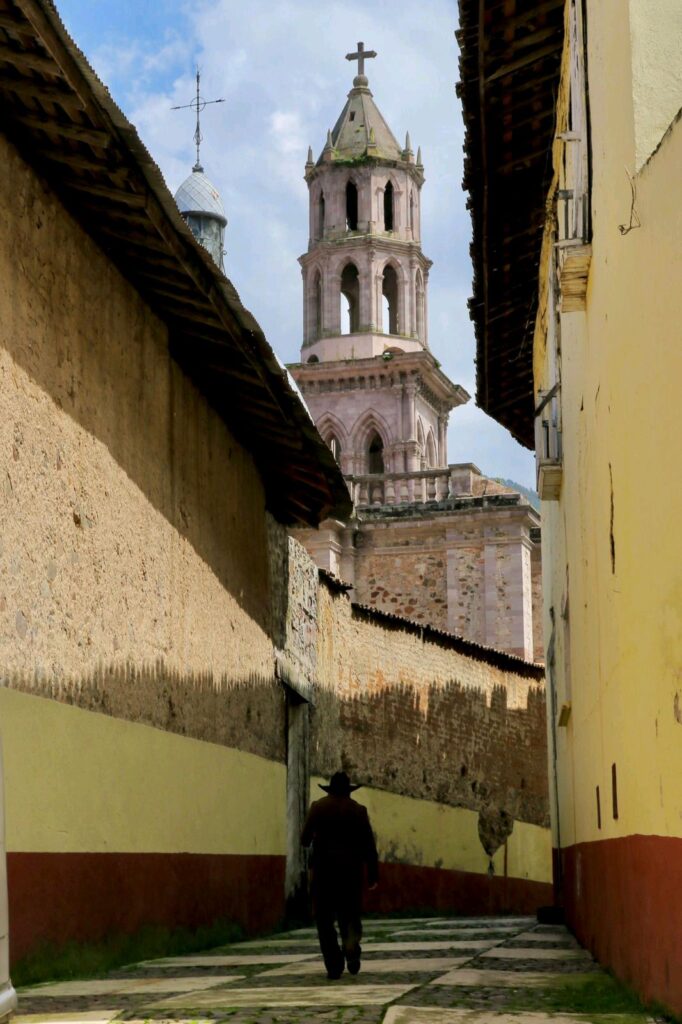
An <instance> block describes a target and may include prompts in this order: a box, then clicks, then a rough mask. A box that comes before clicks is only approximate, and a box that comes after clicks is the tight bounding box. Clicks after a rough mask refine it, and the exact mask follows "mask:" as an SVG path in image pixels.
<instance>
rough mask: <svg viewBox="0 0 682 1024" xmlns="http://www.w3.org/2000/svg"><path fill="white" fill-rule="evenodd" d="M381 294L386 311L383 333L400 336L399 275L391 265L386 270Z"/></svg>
mask: <svg viewBox="0 0 682 1024" xmlns="http://www.w3.org/2000/svg"><path fill="white" fill-rule="evenodd" d="M381 294H382V296H383V310H384V315H383V322H382V325H381V328H382V331H383V333H384V334H398V333H399V330H400V325H399V323H398V275H397V274H396V272H395V268H394V267H392V266H391V265H390V264H389V265H388V266H387V267H386V268H385V269H384V278H383V284H382V288H381Z"/></svg>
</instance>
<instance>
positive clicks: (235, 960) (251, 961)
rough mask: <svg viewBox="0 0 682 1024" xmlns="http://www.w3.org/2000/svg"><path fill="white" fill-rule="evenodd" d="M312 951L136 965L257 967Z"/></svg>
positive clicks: (306, 956)
mask: <svg viewBox="0 0 682 1024" xmlns="http://www.w3.org/2000/svg"><path fill="white" fill-rule="evenodd" d="M314 955H315V954H314V953H294V952H293V951H292V953H291V954H290V955H289V956H288V955H287V954H286V953H234V954H232V953H226V954H225V955H223V954H220V955H219V956H211V955H210V954H208V953H207V954H206V955H205V956H176V957H166V958H164V959H163V960H143V961H142V962H141V963H139V964H136V967H161V968H163V967H257V966H258V965H260V964H263V965H266V966H267V965H274V964H286V963H294V962H296V961H299V960H310V959H311V958H312V957H313V956H314Z"/></svg>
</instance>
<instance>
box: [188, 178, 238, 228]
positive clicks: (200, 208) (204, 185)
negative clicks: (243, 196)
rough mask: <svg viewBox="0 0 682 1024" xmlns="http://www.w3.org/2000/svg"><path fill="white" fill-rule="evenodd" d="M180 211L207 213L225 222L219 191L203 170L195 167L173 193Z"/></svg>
mask: <svg viewBox="0 0 682 1024" xmlns="http://www.w3.org/2000/svg"><path fill="white" fill-rule="evenodd" d="M175 202H176V203H177V204H178V209H179V210H180V213H207V214H210V215H211V216H213V217H216V218H217V219H218V220H221V221H222V223H223V225H225V224H227V217H226V216H225V207H224V206H223V203H222V200H221V198H220V193H219V192H218V189H217V188H216V187H215V185H214V184H213V183H212V182H211V181H209V179H208V178H207V177H206V175H205V174H204V172H203V171H202V170H201V169H199V168H195V169H194V170H193V171H192V173H191V174H190V175H189V177H187V178H185V180H184V181H183V183H182V185H181V186H180V188H179V189H178V191H177V192H176V193H175Z"/></svg>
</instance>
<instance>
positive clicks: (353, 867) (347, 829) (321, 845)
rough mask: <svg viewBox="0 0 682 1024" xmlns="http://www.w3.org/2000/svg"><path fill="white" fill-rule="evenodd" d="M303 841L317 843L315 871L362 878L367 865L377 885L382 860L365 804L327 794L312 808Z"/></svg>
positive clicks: (315, 847) (305, 843)
mask: <svg viewBox="0 0 682 1024" xmlns="http://www.w3.org/2000/svg"><path fill="white" fill-rule="evenodd" d="M301 842H302V843H303V845H304V846H310V844H311V843H312V846H313V872H314V874H316V875H324V876H328V875H329V876H331V875H337V876H339V875H345V876H347V877H357V878H359V879H360V880H361V879H362V868H363V866H364V865H367V881H368V882H369V884H370V885H374V884H375V883H376V882H377V880H378V877H379V861H378V857H377V848H376V844H375V842H374V834H373V832H372V826H371V825H370V823H369V815H368V814H367V810H366V808H364V807H363V806H362V804H358V803H356V802H355V800H352V799H351V797H349V796H325V797H323V799H322V800H316V801H315V803H314V804H313V805H312V806H311V808H310V810H309V811H308V817H307V819H306V823H305V825H304V826H303V832H302V834H301Z"/></svg>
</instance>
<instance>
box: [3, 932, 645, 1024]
mask: <svg viewBox="0 0 682 1024" xmlns="http://www.w3.org/2000/svg"><path fill="white" fill-rule="evenodd" d="M514 1019H517V1020H519V1021H529V1022H534V1024H540V1022H542V1021H550V1020H551V1021H557V1022H559V1024H572V1022H577V1024H581V1022H588V1021H589V1022H592V1024H595V1022H596V1024H598V1022H600V1021H603V1022H604V1024H636V1022H637V1021H638V1020H640V1021H645V1020H646V1016H645V1014H644V1013H643V1012H642V1011H641V1009H640V1008H639V1007H638V1005H637V1004H636V1003H635V1002H634V1000H633V999H632V997H631V996H630V995H629V994H628V993H627V992H626V991H625V990H623V989H622V988H620V987H619V986H617V985H616V983H615V982H614V981H613V980H612V979H611V978H610V977H609V976H608V975H607V974H605V972H603V971H601V970H600V969H599V967H598V966H597V965H596V964H595V963H594V961H593V960H592V959H591V957H590V956H589V954H588V953H586V952H585V951H584V950H583V949H581V948H580V946H579V945H578V944H577V943H576V941H575V940H574V938H573V937H572V936H571V935H570V934H569V932H568V931H567V930H566V929H565V928H563V927H561V926H553V925H552V926H550V925H538V924H537V922H536V921H535V919H534V918H509V917H498V918H443V917H441V918H419V919H416V918H415V919H405V918H403V919H375V920H370V921H368V922H367V923H366V927H365V936H364V940H363V962H362V971H361V973H360V974H359V975H358V976H357V977H351V976H350V975H349V974H347V973H346V974H344V975H343V976H342V978H341V979H340V980H339V981H328V980H327V978H326V974H325V971H324V967H323V965H322V961H321V958H320V956H319V952H318V948H317V941H316V937H315V933H314V931H313V930H312V929H307V928H306V929H300V930H298V931H294V932H288V933H284V934H278V935H274V936H271V937H269V938H263V939H257V940H255V941H251V942H242V943H238V944H235V945H231V946H225V947H222V948H220V949H214V950H210V951H208V952H206V953H204V954H199V955H196V954H195V955H191V956H180V957H173V958H168V959H160V960H153V961H146V962H143V963H139V964H134V965H132V966H129V967H127V968H123V969H121V970H118V971H115V972H112V973H110V974H109V975H107V976H106V977H103V978H98V979H91V980H86V981H66V982H57V983H54V984H46V985H41V986H35V987H31V988H25V989H23V990H20V992H19V1016H18V1017H17V1018H16V1024H52V1022H54V1024H70V1022H73V1024H110V1022H111V1021H113V1020H121V1021H131V1022H135V1024H137V1022H159V1024H162V1022H165V1021H188V1022H191V1024H204V1022H205V1024H209V1022H211V1024H212V1022H214V1021H223V1020H224V1021H230V1022H231V1024H299V1022H300V1024H303V1022H306V1024H337V1022H338V1024H380V1022H383V1024H459V1022H464V1021H466V1022H467V1024H497V1022H499V1024H510V1021H513V1020H514Z"/></svg>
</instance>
